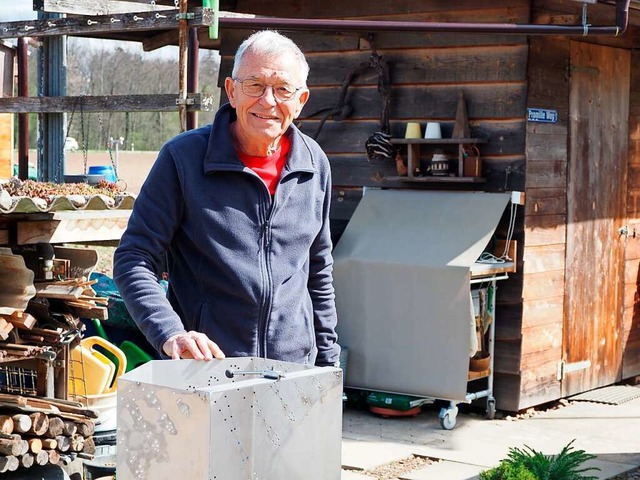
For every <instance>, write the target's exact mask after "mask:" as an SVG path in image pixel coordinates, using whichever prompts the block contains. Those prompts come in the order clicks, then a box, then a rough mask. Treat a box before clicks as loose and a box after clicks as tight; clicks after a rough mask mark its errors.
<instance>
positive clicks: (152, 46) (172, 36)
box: [142, 30, 178, 52]
mask: <svg viewBox="0 0 640 480" xmlns="http://www.w3.org/2000/svg"><path fill="white" fill-rule="evenodd" d="M177 44H178V32H177V31H175V30H166V31H164V32H162V33H158V34H157V35H153V36H151V37H147V38H145V39H144V40H142V49H143V50H144V51H145V52H150V51H152V50H156V49H158V48H162V47H166V46H167V45H177Z"/></svg>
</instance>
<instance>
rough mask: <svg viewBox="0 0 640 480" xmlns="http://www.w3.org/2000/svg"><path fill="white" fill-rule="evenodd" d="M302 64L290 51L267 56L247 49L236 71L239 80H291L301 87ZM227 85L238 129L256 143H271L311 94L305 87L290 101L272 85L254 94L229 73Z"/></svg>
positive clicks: (277, 82)
mask: <svg viewBox="0 0 640 480" xmlns="http://www.w3.org/2000/svg"><path fill="white" fill-rule="evenodd" d="M299 70H300V65H299V63H298V61H297V59H296V58H295V57H294V56H293V55H291V54H283V55H280V56H278V57H264V56H259V55H255V54H253V53H251V52H247V53H245V55H244V56H243V58H242V62H241V63H240V66H239V68H238V71H237V76H236V80H238V79H239V80H246V79H251V80H255V81H257V82H260V83H262V84H264V85H276V84H282V83H286V84H290V85H292V86H294V87H295V88H298V87H302V86H303V81H302V79H301V78H300V75H299V73H298V72H299ZM225 89H226V91H227V96H228V97H229V102H230V103H231V106H232V107H234V108H235V109H236V114H237V117H238V123H237V129H238V133H239V134H240V135H241V136H242V137H243V140H244V141H248V142H255V143H256V144H258V145H260V144H264V143H272V142H274V141H275V140H276V139H278V138H279V137H280V136H282V135H283V134H284V132H285V131H286V130H287V128H289V125H291V122H293V120H295V119H296V118H298V115H300V111H301V110H302V107H303V106H304V104H305V103H306V102H307V99H308V98H309V90H307V89H306V88H303V89H301V90H299V91H298V92H296V93H295V94H294V95H293V98H291V99H290V100H288V101H281V100H278V99H277V98H276V97H275V96H274V94H273V89H272V88H267V89H266V90H265V92H264V94H263V95H262V96H260V97H251V96H249V95H246V94H245V93H244V92H243V91H242V85H241V84H240V83H239V82H237V81H234V80H233V79H232V78H230V77H227V79H226V80H225Z"/></svg>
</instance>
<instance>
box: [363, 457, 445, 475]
mask: <svg viewBox="0 0 640 480" xmlns="http://www.w3.org/2000/svg"><path fill="white" fill-rule="evenodd" d="M431 463H434V461H433V460H431V459H429V458H425V457H419V456H417V455H411V456H410V457H407V458H403V459H401V460H397V461H395V462H390V463H385V464H384V465H380V466H378V467H376V468H373V469H371V470H356V471H357V472H358V473H362V475H366V476H368V477H373V478H375V479H376V480H396V479H397V478H398V476H400V475H402V474H404V473H408V472H413V471H414V470H418V469H420V468H423V467H425V466H427V465H429V464H431Z"/></svg>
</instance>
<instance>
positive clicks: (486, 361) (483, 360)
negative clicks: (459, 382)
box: [469, 351, 491, 372]
mask: <svg viewBox="0 0 640 480" xmlns="http://www.w3.org/2000/svg"><path fill="white" fill-rule="evenodd" d="M490 365H491V356H490V355H489V352H484V351H479V352H477V353H476V354H475V355H474V356H473V357H471V358H470V359H469V370H470V371H472V372H484V371H485V370H489V366H490Z"/></svg>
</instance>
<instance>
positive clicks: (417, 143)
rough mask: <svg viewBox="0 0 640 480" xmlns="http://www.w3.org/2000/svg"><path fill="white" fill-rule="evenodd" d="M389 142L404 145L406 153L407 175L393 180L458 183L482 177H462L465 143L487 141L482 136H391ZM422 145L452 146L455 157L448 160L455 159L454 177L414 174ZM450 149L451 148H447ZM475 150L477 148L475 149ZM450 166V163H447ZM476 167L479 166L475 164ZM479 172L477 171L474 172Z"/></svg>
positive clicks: (473, 143)
mask: <svg viewBox="0 0 640 480" xmlns="http://www.w3.org/2000/svg"><path fill="white" fill-rule="evenodd" d="M391 143H392V144H394V145H406V154H407V170H408V176H407V177H398V178H394V180H401V181H403V182H419V183H433V182H458V183H481V182H483V181H484V179H482V178H480V177H464V176H463V175H464V159H465V145H477V144H481V143H487V139H484V138H392V139H391ZM423 145H427V146H430V147H431V149H432V150H433V149H434V148H436V147H438V146H440V147H447V146H449V147H454V149H455V150H457V152H456V154H457V155H456V156H457V159H454V158H449V160H451V161H454V160H457V162H456V166H455V167H454V168H453V170H454V173H455V174H456V176H455V177H449V176H442V177H439V176H425V177H421V176H416V174H418V173H420V172H418V170H419V168H420V150H421V147H422V146H423ZM449 150H452V148H449ZM476 150H477V149H476ZM449 166H450V167H451V163H450V164H449ZM476 168H480V167H479V166H476ZM474 173H479V172H474Z"/></svg>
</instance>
